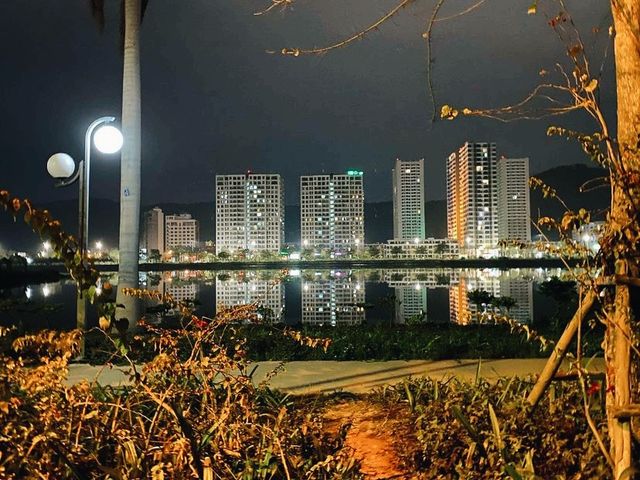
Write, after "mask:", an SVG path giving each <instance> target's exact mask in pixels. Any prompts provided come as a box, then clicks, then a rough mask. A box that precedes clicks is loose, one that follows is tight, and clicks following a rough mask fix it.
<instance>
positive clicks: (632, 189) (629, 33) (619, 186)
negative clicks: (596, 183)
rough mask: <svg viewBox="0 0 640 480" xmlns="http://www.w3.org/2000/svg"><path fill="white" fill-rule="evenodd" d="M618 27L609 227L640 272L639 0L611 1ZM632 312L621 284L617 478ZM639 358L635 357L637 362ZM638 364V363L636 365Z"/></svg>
mask: <svg viewBox="0 0 640 480" xmlns="http://www.w3.org/2000/svg"><path fill="white" fill-rule="evenodd" d="M611 7H612V13H613V20H614V27H615V32H616V35H615V41H614V48H615V63H616V85H617V101H618V135H617V137H618V148H619V151H620V158H621V163H620V165H619V166H618V167H615V169H616V175H615V177H618V179H619V180H617V181H614V182H613V187H612V200H611V217H610V228H611V229H612V232H615V233H619V234H620V237H618V238H619V240H618V241H616V243H615V244H614V245H613V248H614V250H615V252H612V253H615V254H616V255H615V258H616V259H617V260H616V265H615V270H616V273H617V274H622V275H628V274H631V275H637V272H638V268H637V259H636V258H635V256H634V254H633V251H632V250H631V249H630V246H631V245H632V244H633V243H634V242H636V241H637V239H638V214H637V212H636V208H635V206H634V205H633V202H634V201H638V199H639V198H640V191H638V184H637V174H638V173H639V172H640V168H639V165H640V161H639V160H640V159H639V155H638V151H637V144H638V134H639V133H640V102H638V92H640V35H638V31H639V29H640V0H611ZM631 322H632V314H631V302H630V292H629V287H628V286H627V285H617V286H616V289H615V301H614V307H613V311H611V312H610V313H609V314H608V316H607V333H606V337H605V357H606V361H607V414H608V423H609V436H610V441H611V458H612V460H613V463H614V476H615V477H614V478H616V479H618V478H620V476H621V474H622V473H623V472H625V471H626V472H627V474H628V473H629V471H630V470H629V469H630V467H631V466H632V463H633V457H632V431H631V430H632V424H631V419H630V418H614V416H613V411H614V410H615V409H616V408H620V407H626V406H628V405H630V404H631V403H632V400H633V398H632V391H633V388H632V376H631V368H632V361H631V343H630V342H631V340H630V334H631V331H632V323H631ZM637 361H638V359H637V358H636V359H635V362H636V363H637ZM636 367H637V365H636Z"/></svg>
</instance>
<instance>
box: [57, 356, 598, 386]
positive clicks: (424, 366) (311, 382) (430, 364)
mask: <svg viewBox="0 0 640 480" xmlns="http://www.w3.org/2000/svg"><path fill="white" fill-rule="evenodd" d="M546 361H547V360H546V359H545V358H531V359H529V358H527V359H498V360H482V361H481V363H480V370H479V372H480V376H481V377H482V378H485V379H487V380H490V381H491V380H495V379H497V378H499V377H511V376H514V375H516V376H518V377H525V376H527V375H537V374H538V373H540V372H541V371H542V368H543V367H544V364H545V362H546ZM279 364H280V362H274V361H270V362H256V363H254V364H252V365H251V368H250V370H251V369H253V367H256V369H255V371H254V373H253V379H254V382H255V383H260V382H261V381H262V380H263V379H264V378H265V376H266V375H267V374H268V373H269V372H270V371H272V370H273V369H274V368H276V367H277V366H278V365H279ZM568 368H569V365H568V363H565V364H564V365H563V366H562V369H561V371H562V370H564V371H566V370H567V369H568ZM589 371H590V372H593V373H602V372H603V371H604V362H603V361H602V359H595V360H594V361H592V362H591V363H590V365H589ZM477 372H478V360H472V359H468V360H438V361H434V360H406V361H405V360H391V361H383V362H382V361H381V362H359V361H344V362H338V361H303V362H289V363H286V364H285V365H284V370H283V371H282V372H281V373H279V374H278V375H276V376H275V377H273V378H272V379H271V381H270V382H269V384H268V385H269V387H271V388H273V389H278V390H282V391H286V392H289V393H292V394H314V393H329V392H334V391H346V392H351V393H365V392H368V391H370V390H372V389H374V388H377V387H382V386H384V385H392V384H394V383H398V382H401V381H403V380H405V379H407V378H410V377H431V378H433V379H437V380H441V379H444V378H448V377H452V376H454V377H457V378H459V379H461V380H467V381H472V380H474V379H475V378H476V374H477ZM130 373H131V371H130V368H128V367H105V366H92V365H87V364H72V365H70V366H69V379H68V382H69V383H70V384H74V383H78V382H80V381H83V380H87V381H94V380H95V381H97V382H98V383H100V384H102V385H107V384H108V385H113V386H117V385H124V384H127V383H129V376H130Z"/></svg>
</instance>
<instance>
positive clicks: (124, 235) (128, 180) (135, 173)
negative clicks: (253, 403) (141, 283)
mask: <svg viewBox="0 0 640 480" xmlns="http://www.w3.org/2000/svg"><path fill="white" fill-rule="evenodd" d="M123 14H124V69H123V77H122V133H123V135H124V145H123V148H122V163H121V167H120V246H119V248H120V262H119V267H118V299H117V302H118V303H120V304H123V305H124V306H125V309H124V312H118V316H119V317H126V318H128V319H129V322H130V324H133V325H135V323H136V322H137V320H138V308H137V301H136V300H135V299H134V298H133V297H127V296H124V295H123V294H122V288H123V287H126V288H137V287H138V248H139V239H138V236H139V230H140V151H141V134H140V131H141V125H140V124H141V108H140V103H141V100H140V42H139V37H140V20H141V4H140V0H125V1H124V12H123Z"/></svg>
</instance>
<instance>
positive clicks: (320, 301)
mask: <svg viewBox="0 0 640 480" xmlns="http://www.w3.org/2000/svg"><path fill="white" fill-rule="evenodd" d="M364 279H365V276H364V272H363V271H354V270H331V271H328V272H313V274H304V275H303V276H302V288H301V291H302V317H301V321H302V323H308V324H314V325H357V324H360V323H362V322H364V321H365V281H364Z"/></svg>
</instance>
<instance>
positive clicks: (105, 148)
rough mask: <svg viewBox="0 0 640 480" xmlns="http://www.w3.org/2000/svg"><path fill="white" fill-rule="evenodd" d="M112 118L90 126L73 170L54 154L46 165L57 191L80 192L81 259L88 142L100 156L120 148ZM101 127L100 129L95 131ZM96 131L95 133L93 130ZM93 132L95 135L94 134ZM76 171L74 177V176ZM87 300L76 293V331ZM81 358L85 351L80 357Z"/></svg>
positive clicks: (85, 230) (86, 226) (69, 160)
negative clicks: (72, 188) (75, 187)
mask: <svg viewBox="0 0 640 480" xmlns="http://www.w3.org/2000/svg"><path fill="white" fill-rule="evenodd" d="M114 121H115V118H114V117H100V118H98V119H97V120H95V121H94V122H92V123H91V125H89V128H87V132H86V134H85V137H84V160H81V161H80V162H79V163H78V169H77V170H76V169H75V162H74V161H73V158H71V156H69V155H68V154H66V153H55V154H53V155H52V156H51V157H49V160H48V161H47V171H48V172H49V175H51V176H52V177H53V178H55V179H57V180H58V182H57V183H56V187H68V186H69V185H72V184H73V183H75V182H76V181H79V182H78V189H79V207H78V240H79V241H78V246H79V247H80V254H81V256H84V255H85V254H86V252H87V250H88V244H89V172H90V167H91V138H92V137H93V143H94V145H95V147H96V148H97V149H98V150H99V151H100V152H102V153H106V154H113V153H117V152H119V151H120V149H121V148H122V143H123V138H122V133H120V130H118V129H117V128H116V127H114V126H113V125H108V124H109V123H112V122H114ZM98 127H100V128H98ZM96 129H97V130H96ZM94 131H95V133H94ZM74 171H75V174H74V173H73V172H74ZM86 313H87V298H86V296H83V295H82V293H81V292H78V299H77V308H76V325H77V327H78V328H79V329H81V330H84V329H85V328H86V324H87V321H86ZM83 356H84V348H83V349H82V351H81V352H80V357H83Z"/></svg>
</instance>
